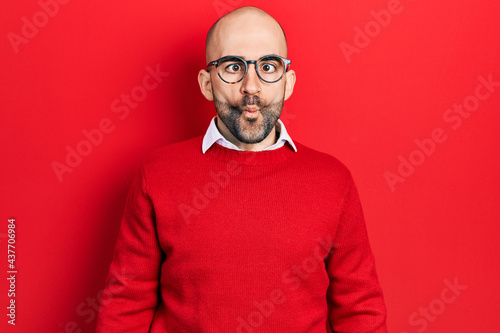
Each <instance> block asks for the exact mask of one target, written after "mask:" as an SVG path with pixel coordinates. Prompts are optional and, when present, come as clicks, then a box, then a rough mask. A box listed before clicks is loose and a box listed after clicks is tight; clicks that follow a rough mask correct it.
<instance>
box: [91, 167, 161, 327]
mask: <svg viewBox="0 0 500 333" xmlns="http://www.w3.org/2000/svg"><path fill="white" fill-rule="evenodd" d="M161 254H162V251H161V248H160V245H159V241H158V236H157V233H156V224H155V215H154V209H153V205H152V202H151V199H150V198H149V196H148V194H147V188H146V181H145V171H144V169H143V167H142V166H141V168H140V172H139V173H137V174H136V175H135V177H134V180H133V182H132V184H131V187H130V190H129V192H128V196H127V202H126V205H125V211H124V214H123V218H122V221H121V225H120V232H119V234H118V239H117V241H116V245H115V249H114V255H113V261H112V263H111V265H110V268H109V272H108V275H107V278H106V287H105V289H104V292H103V294H102V297H101V307H100V309H99V314H98V319H97V327H96V333H104V332H105V333H110V332H143V333H145V332H148V331H149V327H150V325H151V321H152V319H153V315H154V313H155V310H156V307H157V305H158V286H159V278H160V263H161Z"/></svg>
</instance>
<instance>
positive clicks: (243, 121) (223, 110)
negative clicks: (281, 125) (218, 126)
mask: <svg viewBox="0 0 500 333" xmlns="http://www.w3.org/2000/svg"><path fill="white" fill-rule="evenodd" d="M283 103H284V99H283V100H281V101H279V102H276V103H272V104H269V105H267V106H265V103H264V102H262V100H261V99H260V98H259V97H258V96H248V95H245V96H244V97H243V98H242V99H241V101H240V102H238V104H237V105H236V106H233V105H231V104H229V103H228V102H221V101H219V100H218V99H217V98H215V97H214V104H215V109H216V110H217V115H218V117H219V119H220V120H221V121H222V122H223V123H224V125H226V127H227V128H228V130H229V131H230V132H231V134H233V136H234V137H235V138H236V139H238V141H240V142H244V143H258V142H261V141H262V140H264V139H265V138H267V136H268V135H269V133H271V130H272V129H273V128H274V126H275V125H276V122H277V121H278V118H279V117H280V115H281V112H282V110H283ZM248 106H252V107H254V108H258V109H259V111H258V112H260V113H261V117H258V118H247V117H242V114H243V112H244V109H245V108H246V107H248Z"/></svg>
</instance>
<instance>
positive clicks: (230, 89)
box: [213, 82, 241, 103]
mask: <svg viewBox="0 0 500 333" xmlns="http://www.w3.org/2000/svg"><path fill="white" fill-rule="evenodd" d="M222 84H224V85H222ZM213 93H214V96H215V98H217V99H218V100H219V101H221V102H222V101H224V102H229V103H234V102H236V101H238V100H239V99H240V98H241V94H240V92H239V90H238V88H237V87H236V85H233V84H225V83H224V82H221V83H217V84H214V85H213Z"/></svg>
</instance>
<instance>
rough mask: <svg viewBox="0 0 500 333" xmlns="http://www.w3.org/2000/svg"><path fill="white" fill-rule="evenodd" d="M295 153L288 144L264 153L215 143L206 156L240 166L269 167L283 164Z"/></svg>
mask: <svg viewBox="0 0 500 333" xmlns="http://www.w3.org/2000/svg"><path fill="white" fill-rule="evenodd" d="M295 153H296V152H295V151H294V150H293V148H292V147H291V146H290V144H289V143H288V142H286V143H285V144H284V145H283V146H281V147H280V148H277V149H273V150H264V151H247V150H236V149H230V148H226V147H224V146H221V145H220V144H218V143H216V142H214V143H213V144H212V146H210V148H209V149H208V150H207V151H206V152H205V155H207V156H208V157H211V158H215V159H218V160H221V161H224V162H226V163H229V162H231V163H235V164H238V165H269V164H278V163H282V162H284V161H286V160H287V159H288V158H290V157H291V156H292V155H293V154H295Z"/></svg>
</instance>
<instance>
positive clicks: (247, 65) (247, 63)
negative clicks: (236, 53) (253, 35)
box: [241, 60, 262, 80]
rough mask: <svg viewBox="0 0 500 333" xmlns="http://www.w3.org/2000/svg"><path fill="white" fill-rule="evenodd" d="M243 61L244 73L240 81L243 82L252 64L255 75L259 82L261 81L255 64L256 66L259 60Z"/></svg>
mask: <svg viewBox="0 0 500 333" xmlns="http://www.w3.org/2000/svg"><path fill="white" fill-rule="evenodd" d="M243 61H244V62H245V64H246V71H245V74H244V75H243V77H242V78H241V79H242V80H243V79H244V78H245V76H247V74H248V72H249V71H250V65H251V64H253V65H254V67H255V73H256V74H257V77H258V78H259V79H260V80H262V78H261V77H260V74H259V70H258V69H257V64H258V62H259V60H243Z"/></svg>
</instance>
